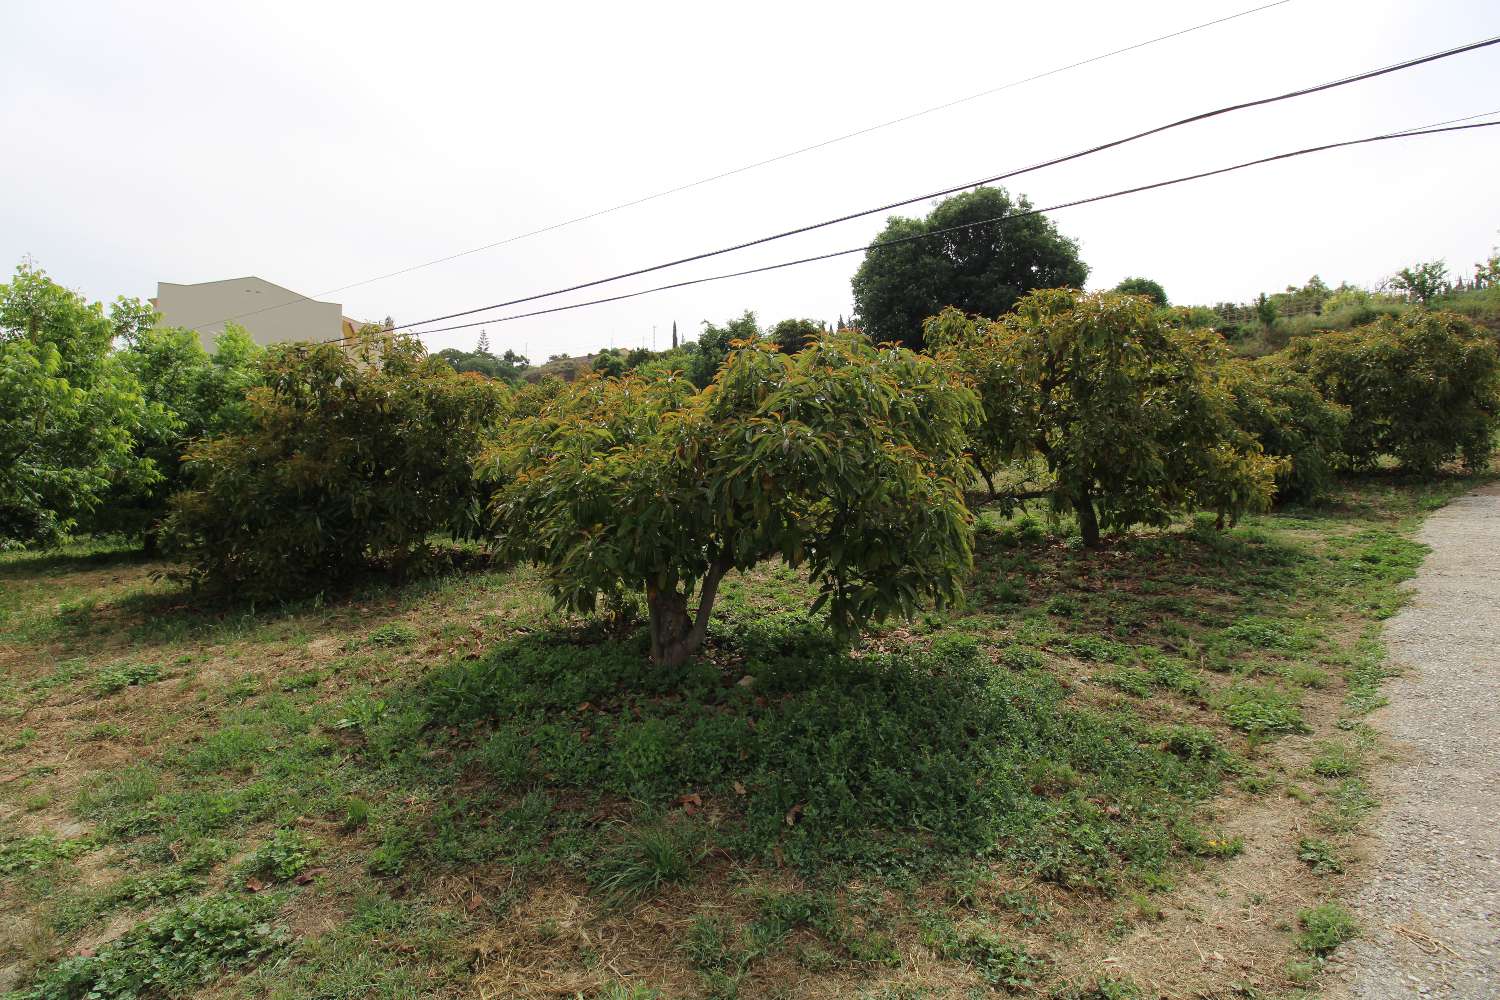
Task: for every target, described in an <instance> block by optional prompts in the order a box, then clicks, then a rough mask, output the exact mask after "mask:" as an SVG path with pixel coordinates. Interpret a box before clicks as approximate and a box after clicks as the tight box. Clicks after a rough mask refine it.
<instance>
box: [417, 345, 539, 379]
mask: <svg viewBox="0 0 1500 1000" xmlns="http://www.w3.org/2000/svg"><path fill="white" fill-rule="evenodd" d="M436 357H438V358H440V359H441V360H443V361H445V362H446V363H447V364H448V365H449V366H450V367H452V368H453V370H454V371H456V372H459V373H463V372H478V373H479V374H481V375H484V376H487V377H489V378H493V379H499V380H501V381H502V382H507V383H510V384H512V385H514V384H515V383H516V382H518V381H520V379H521V377H522V376H523V375H524V374H525V373H526V368H527V365H528V364H529V362H528V361H527V360H526V359H525V358H523V357H521V355H519V354H517V353H516V352H515V351H511V350H507V351H506V352H505V353H504V354H503V355H501V356H500V357H498V358H497V357H495V356H494V355H493V354H489V353H486V352H482V351H460V350H458V349H457V348H455V347H449V348H447V349H446V350H442V351H438V353H437V355H436Z"/></svg>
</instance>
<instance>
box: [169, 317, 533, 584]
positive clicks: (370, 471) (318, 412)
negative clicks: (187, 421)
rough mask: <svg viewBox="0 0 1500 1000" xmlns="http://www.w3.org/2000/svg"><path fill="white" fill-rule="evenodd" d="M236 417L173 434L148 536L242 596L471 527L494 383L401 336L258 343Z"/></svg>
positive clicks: (339, 578)
mask: <svg viewBox="0 0 1500 1000" xmlns="http://www.w3.org/2000/svg"><path fill="white" fill-rule="evenodd" d="M263 376H264V380H263V384H261V385H258V386H256V387H255V388H253V389H251V390H250V391H249V393H248V394H247V397H246V406H247V410H248V412H247V413H246V415H245V417H244V420H243V422H242V423H241V424H240V426H239V428H238V429H237V430H233V431H231V432H229V433H224V434H220V435H218V436H215V437H208V438H203V439H201V440H199V441H197V442H195V443H194V444H193V445H192V446H191V447H189V448H188V450H187V455H186V478H187V483H186V488H185V489H183V490H182V491H181V492H179V493H178V494H177V495H176V496H175V497H174V498H173V500H172V510H171V514H170V515H169V516H168V518H167V520H166V522H165V524H164V526H163V531H162V541H163V546H164V548H166V549H167V550H168V552H170V553H173V554H175V555H177V556H179V557H180V558H182V559H183V560H184V561H185V562H186V563H187V564H188V569H187V571H186V573H185V575H186V576H187V577H188V578H189V579H190V580H192V581H193V582H195V583H196V582H201V583H204V584H207V585H208V586H210V587H212V588H214V589H217V590H222V591H231V590H232V591H233V592H235V593H236V595H237V596H240V597H245V598H250V599H282V598H286V597H292V596H301V595H306V594H313V593H318V592H320V591H322V590H324V589H325V588H327V587H329V586H330V585H337V584H340V583H344V582H347V581H348V580H349V579H350V578H352V577H353V576H355V575H357V574H359V573H361V572H364V571H366V570H368V569H370V568H372V567H376V566H382V567H390V568H392V569H396V570H398V571H399V570H402V569H404V568H406V567H407V566H409V565H411V564H413V562H414V561H415V560H416V559H417V558H418V557H419V556H420V555H421V553H422V551H423V549H424V548H425V547H426V545H427V542H428V539H429V536H431V535H432V534H434V533H437V532H445V533H449V534H465V533H469V532H472V530H473V529H474V528H475V527H477V525H478V524H479V520H480V518H481V517H482V515H483V505H484V497H486V496H487V495H488V494H487V493H485V492H484V488H483V487H482V486H481V485H480V484H479V483H478V482H477V481H476V479H475V477H474V461H475V459H476V457H477V456H478V453H479V449H480V441H481V438H482V436H483V435H484V434H486V433H487V432H488V430H489V428H490V427H491V426H492V425H493V423H494V422H495V421H496V420H497V419H498V418H499V417H500V416H502V415H503V414H504V413H506V412H508V409H509V403H510V392H509V390H508V389H507V388H506V387H505V386H504V385H502V384H501V383H499V382H496V381H494V380H492V379H489V378H486V377H484V376H482V375H480V374H478V373H475V372H466V373H459V372H455V371H454V370H453V369H452V368H450V367H449V366H448V365H447V364H446V363H445V362H443V361H441V360H439V359H437V358H432V357H428V356H426V354H425V352H424V351H423V349H422V346H421V344H419V343H418V342H417V341H416V340H415V338H409V337H398V338H385V337H381V336H380V335H378V334H376V335H374V336H369V335H364V336H363V337H362V339H361V340H360V341H359V342H358V343H357V344H356V345H354V346H352V347H351V346H349V345H346V344H316V345H309V344H286V345H277V346H275V347H273V348H269V349H268V350H267V356H266V360H265V363H264V367H263Z"/></svg>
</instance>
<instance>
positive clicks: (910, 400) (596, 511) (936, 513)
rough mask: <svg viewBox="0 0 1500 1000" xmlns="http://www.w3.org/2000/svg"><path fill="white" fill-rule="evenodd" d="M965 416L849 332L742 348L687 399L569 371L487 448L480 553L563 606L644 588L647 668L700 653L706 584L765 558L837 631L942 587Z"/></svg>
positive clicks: (963, 397)
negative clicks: (527, 567)
mask: <svg viewBox="0 0 1500 1000" xmlns="http://www.w3.org/2000/svg"><path fill="white" fill-rule="evenodd" d="M975 412H976V411H975V403H974V398H973V395H972V394H971V393H970V392H969V391H968V390H966V389H964V388H962V387H960V386H957V385H956V384H954V382H953V380H952V378H951V377H950V376H949V375H948V374H947V372H946V371H945V370H944V369H943V368H941V367H940V366H939V365H937V364H936V363H935V362H933V361H932V360H931V359H929V358H925V357H922V356H920V355H916V354H913V353H911V352H909V351H906V350H902V349H898V348H893V347H890V346H887V347H883V348H877V347H875V346H873V345H871V344H870V343H869V342H868V341H866V340H865V339H864V338H862V337H859V336H857V335H852V334H846V335H842V336H835V337H828V338H824V339H821V340H818V341H816V342H815V343H813V344H812V345H810V346H809V347H808V348H807V349H806V350H803V351H802V352H801V353H799V354H795V355H787V354H782V353H780V352H778V351H777V350H776V349H775V348H774V347H773V346H772V345H770V344H768V343H766V342H764V341H760V340H751V341H749V342H747V343H745V344H742V345H740V346H738V347H736V348H735V349H733V350H732V351H731V353H730V355H729V357H728V359H727V360H726V361H725V363H724V364H723V366H722V367H721V368H720V369H719V371H718V373H717V374H716V376H715V377H714V380H713V382H712V384H711V385H710V387H709V388H708V389H707V390H706V391H698V390H695V389H694V387H693V385H692V384H691V383H690V382H688V381H687V380H686V379H683V378H680V377H677V378H672V377H665V378H659V379H655V380H646V379H642V378H639V377H637V376H635V375H627V376H625V377H624V378H620V379H601V378H598V377H590V378H586V379H581V380H580V381H578V382H577V383H574V384H573V385H571V386H569V387H567V388H566V389H564V390H563V391H561V392H560V393H559V394H558V395H557V396H555V397H554V398H553V399H552V400H551V401H550V403H548V404H546V405H544V406H543V407H542V409H541V410H540V412H539V413H538V414H537V415H535V416H532V417H523V418H521V419H520V420H518V421H515V422H513V423H512V424H511V425H510V429H509V431H508V433H507V434H506V435H505V436H504V437H503V439H502V442H501V444H500V445H499V446H498V447H497V449H496V450H495V451H494V452H493V453H492V454H491V456H490V459H489V461H488V463H487V469H488V474H489V475H490V476H491V477H492V478H494V479H495V480H496V481H498V482H500V483H502V484H503V485H501V487H500V489H499V491H498V492H497V494H496V496H495V500H494V504H493V509H494V524H495V532H496V543H497V546H498V548H499V550H500V551H501V552H502V553H506V554H509V555H511V556H513V557H516V558H521V559H527V560H531V561H534V562H537V563H540V564H542V565H543V566H545V567H546V568H547V571H548V573H549V575H550V580H551V585H552V589H553V592H554V594H555V595H556V597H557V599H558V602H559V604H560V605H562V606H564V607H567V608H570V609H573V610H575V611H580V612H589V611H592V610H593V609H594V608H595V607H596V606H597V604H598V602H599V600H600V598H601V597H603V598H606V599H619V598H621V597H623V596H624V595H626V594H629V593H632V592H642V591H643V592H644V593H645V597H646V603H647V607H648V608H649V612H650V625H649V630H650V644H651V658H652V660H653V661H654V662H656V663H658V664H662V665H673V664H677V663H680V662H682V661H683V660H685V659H686V658H687V657H688V656H690V655H692V653H693V652H694V651H695V650H697V649H698V648H699V647H700V646H701V645H702V643H703V639H704V635H705V631H706V629H707V627H708V621H709V616H710V615H711V614H712V611H713V605H714V599H715V595H716V594H717V592H718V587H719V583H720V581H721V580H722V579H723V577H724V576H725V574H727V573H729V572H731V571H733V570H745V569H748V568H750V567H751V566H754V565H756V564H757V563H759V562H762V561H764V560H766V559H770V558H773V557H777V556H779V557H781V558H782V559H785V560H786V561H787V562H788V563H790V564H792V565H806V566H807V567H808V571H809V576H810V577H811V579H812V581H813V582H814V583H815V584H816V585H817V587H818V588H819V591H820V594H819V597H818V599H817V600H816V602H815V603H814V604H813V607H812V610H813V611H817V610H818V609H820V608H822V607H825V606H826V607H827V609H828V615H829V620H830V622H831V623H832V625H833V627H834V628H835V629H836V630H837V631H839V632H840V633H844V634H847V633H848V632H849V631H851V630H853V629H854V628H856V627H858V626H859V625H861V624H863V623H865V622H868V621H871V620H879V619H882V618H884V617H886V616H887V615H890V614H910V613H912V612H913V611H915V610H916V609H917V607H918V605H919V603H920V602H922V601H923V600H931V601H935V602H937V603H938V604H942V603H944V602H945V601H947V600H950V599H952V598H953V597H955V596H956V595H957V594H958V593H959V589H960V586H961V582H962V580H963V578H964V575H965V573H966V572H967V570H968V567H969V564H970V559H971V548H970V546H971V530H972V529H971V523H970V521H971V519H970V516H969V513H968V511H967V509H966V508H965V507H964V505H963V496H962V492H961V490H960V488H959V478H960V476H961V474H962V472H963V458H962V447H963V440H964V426H965V424H966V423H967V422H968V421H969V420H971V419H972V418H973V417H974V415H975ZM695 594H696V597H697V610H696V612H695V613H692V614H690V613H689V607H688V606H689V602H690V601H692V600H693V598H694V595H695Z"/></svg>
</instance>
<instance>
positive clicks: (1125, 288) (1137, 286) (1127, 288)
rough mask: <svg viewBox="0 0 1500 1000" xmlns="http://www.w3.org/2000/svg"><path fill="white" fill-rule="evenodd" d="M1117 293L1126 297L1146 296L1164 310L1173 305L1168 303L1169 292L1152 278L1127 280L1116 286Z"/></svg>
mask: <svg viewBox="0 0 1500 1000" xmlns="http://www.w3.org/2000/svg"><path fill="white" fill-rule="evenodd" d="M1115 291H1117V292H1122V293H1124V294H1126V295H1144V296H1145V297H1146V298H1148V299H1150V300H1151V301H1152V303H1154V304H1155V305H1157V306H1159V307H1162V308H1165V307H1166V306H1168V305H1171V303H1170V302H1168V301H1167V290H1166V289H1165V288H1163V287H1161V283H1160V282H1156V281H1152V280H1151V279H1150V278H1126V279H1125V280H1124V281H1122V282H1120V283H1119V284H1118V285H1116V286H1115Z"/></svg>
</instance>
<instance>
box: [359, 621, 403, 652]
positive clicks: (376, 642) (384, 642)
mask: <svg viewBox="0 0 1500 1000" xmlns="http://www.w3.org/2000/svg"><path fill="white" fill-rule="evenodd" d="M416 641H417V630H416V629H414V628H412V627H411V626H410V625H408V624H406V623H405V622H387V623H386V624H384V625H381V626H380V627H378V628H376V629H374V630H373V631H371V632H370V634H369V635H367V636H365V638H364V641H363V642H362V643H359V644H357V645H363V646H370V647H376V648H383V649H401V648H405V647H406V646H410V645H411V644H412V643H414V642H416Z"/></svg>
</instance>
